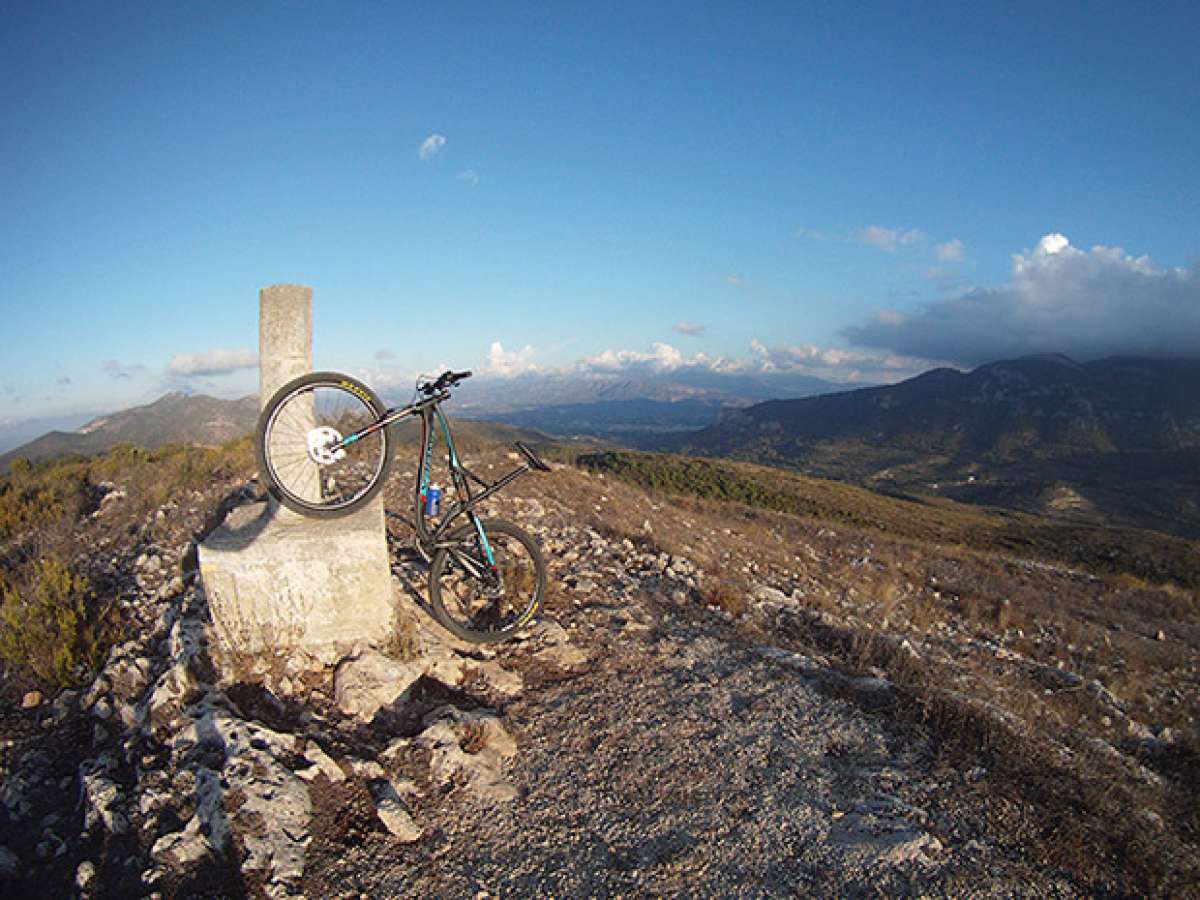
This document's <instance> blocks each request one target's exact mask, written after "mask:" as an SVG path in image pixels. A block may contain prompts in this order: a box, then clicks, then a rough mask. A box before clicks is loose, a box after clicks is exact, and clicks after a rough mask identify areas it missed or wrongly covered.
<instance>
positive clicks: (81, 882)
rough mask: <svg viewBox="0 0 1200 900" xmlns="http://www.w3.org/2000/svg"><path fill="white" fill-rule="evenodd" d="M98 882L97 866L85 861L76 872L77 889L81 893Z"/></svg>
mask: <svg viewBox="0 0 1200 900" xmlns="http://www.w3.org/2000/svg"><path fill="white" fill-rule="evenodd" d="M95 880H96V864H95V863H93V862H89V861H88V860H86V859H85V860H84V861H83V862H81V863H80V864H79V868H78V869H76V870H75V887H77V888H79V889H80V890H81V891H84V890H87V888H88V886H89V885H90V884H91V883H92V882H93V881H95Z"/></svg>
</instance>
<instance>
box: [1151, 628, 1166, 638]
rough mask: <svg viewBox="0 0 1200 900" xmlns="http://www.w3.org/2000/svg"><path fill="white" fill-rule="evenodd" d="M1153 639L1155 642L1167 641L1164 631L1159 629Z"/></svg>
mask: <svg viewBox="0 0 1200 900" xmlns="http://www.w3.org/2000/svg"><path fill="white" fill-rule="evenodd" d="M1154 639H1155V640H1156V641H1165V640H1166V639H1167V633H1166V632H1165V631H1163V630H1162V629H1161V628H1160V629H1158V631H1157V632H1156V633H1155V635H1154Z"/></svg>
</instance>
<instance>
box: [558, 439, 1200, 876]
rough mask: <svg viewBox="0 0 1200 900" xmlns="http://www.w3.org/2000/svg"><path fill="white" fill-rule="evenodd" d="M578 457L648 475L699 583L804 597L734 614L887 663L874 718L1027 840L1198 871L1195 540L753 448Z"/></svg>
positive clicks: (675, 546)
mask: <svg viewBox="0 0 1200 900" xmlns="http://www.w3.org/2000/svg"><path fill="white" fill-rule="evenodd" d="M580 464H581V467H582V468H583V469H584V470H585V471H587V472H590V473H592V474H591V475H590V476H589V479H588V480H589V481H590V482H591V483H592V484H593V485H594V484H597V483H599V484H602V485H603V486H604V488H603V489H604V491H605V492H606V493H615V491H614V487H615V486H614V484H613V482H615V481H618V480H619V481H624V482H627V486H628V485H636V486H637V487H640V488H643V489H645V490H646V493H645V494H642V493H641V492H640V491H639V492H637V493H638V496H635V497H634V498H633V504H632V506H631V507H630V508H631V509H637V508H638V507H639V506H641V507H645V505H646V504H650V505H653V506H655V507H657V509H656V512H657V513H658V514H657V515H656V516H655V517H654V518H653V519H652V520H651V528H652V529H653V533H654V534H655V537H656V540H659V539H662V540H665V541H666V542H668V543H670V544H671V545H672V552H678V553H682V554H690V555H691V556H692V558H693V559H695V560H697V561H698V562H700V563H701V565H702V567H703V569H704V573H705V575H704V579H703V582H702V583H704V584H705V585H707V586H709V587H708V589H707V592H706V591H701V596H702V597H704V598H705V599H709V598H710V597H714V598H717V603H716V605H718V606H720V607H722V608H725V609H731V610H732V609H739V608H740V606H741V604H739V603H738V601H737V600H735V599H733V598H732V597H730V596H729V594H731V593H734V592H737V591H739V590H742V589H741V588H740V587H732V585H735V584H737V583H738V581H737V580H738V579H743V580H748V581H749V582H752V583H756V584H766V585H769V586H771V587H772V588H776V589H778V590H779V591H780V592H781V593H782V594H786V595H790V596H792V597H795V598H798V599H799V603H798V606H797V607H796V608H794V609H791V608H789V609H779V610H768V611H766V614H765V616H763V615H760V616H758V617H757V618H756V617H753V616H752V617H748V618H747V621H746V623H745V625H744V626H743V628H744V630H746V631H747V632H750V631H753V632H754V633H756V634H757V635H758V636H759V638H761V639H763V640H768V641H772V642H776V643H780V642H782V643H785V644H787V645H789V646H791V647H793V648H795V649H798V650H801V651H802V652H809V653H820V654H824V655H826V656H827V657H829V658H832V659H834V660H836V661H838V662H839V664H840V665H842V666H844V667H845V668H846V670H847V672H850V673H860V674H872V673H875V674H878V675H881V676H883V677H885V678H886V679H887V680H888V681H889V682H891V683H892V684H893V685H894V686H895V688H896V702H895V703H894V704H892V705H890V706H889V707H888V708H887V710H886V712H887V714H889V715H894V716H896V717H898V719H899V720H900V721H901V722H903V723H907V727H912V728H917V729H921V730H922V731H925V732H928V733H931V734H932V735H933V736H935V738H936V739H937V740H938V742H939V744H940V746H942V747H943V752H944V754H945V762H946V764H948V765H954V766H967V767H970V766H981V767H982V768H983V769H984V770H986V772H987V776H986V781H987V783H988V784H989V785H990V786H991V788H992V790H993V791H995V792H996V794H997V795H999V796H1001V797H1007V798H1009V799H1010V800H1011V801H1013V803H1015V804H1016V806H1015V807H1013V808H1014V809H1019V810H1021V812H1020V813H1019V815H1015V816H1014V818H1013V820H1012V823H1011V827H1012V833H1013V835H1014V841H1016V844H1015V846H1017V847H1019V849H1020V851H1021V852H1023V853H1027V854H1031V855H1033V856H1034V857H1036V858H1040V859H1042V860H1044V861H1046V862H1047V863H1049V864H1054V865H1061V866H1064V867H1066V868H1067V869H1069V870H1070V871H1072V872H1074V873H1076V875H1077V876H1078V877H1080V878H1081V879H1082V880H1083V881H1084V883H1086V884H1089V885H1091V887H1092V889H1095V890H1102V891H1117V892H1124V891H1127V890H1134V891H1135V892H1142V893H1154V894H1158V895H1163V896H1166V895H1178V894H1180V893H1186V892H1187V891H1188V890H1190V889H1192V888H1194V886H1195V884H1196V883H1200V865H1198V864H1197V858H1198V854H1200V828H1198V827H1197V825H1198V815H1197V812H1196V810H1197V809H1198V808H1200V789H1198V787H1197V785H1200V754H1198V750H1200V726H1198V724H1197V720H1198V718H1200V599H1198V597H1197V588H1198V587H1200V545H1197V544H1196V543H1195V542H1189V541H1184V540H1180V539H1177V538H1172V537H1167V536H1162V535H1157V534H1154V533H1150V532H1137V531H1131V530H1128V529H1122V530H1109V529H1103V528H1096V527H1090V526H1088V527H1085V526H1079V525H1075V524H1070V523H1061V522H1054V521H1050V520H1041V519H1037V518H1036V517H1033V516H1029V515H1025V514H1019V513H1009V512H1000V511H991V510H982V509H971V508H967V507H961V506H959V505H958V504H953V503H948V502H938V503H936V504H925V503H918V502H913V501H908V500H895V499H893V498H888V497H882V496H878V495H873V494H870V493H869V492H866V491H863V490H861V489H858V488H854V487H849V486H845V485H841V484H837V483H833V482H821V481H818V480H816V479H808V478H804V477H803V476H797V475H793V474H791V473H786V472H777V471H773V470H766V469H763V468H761V467H757V466H751V465H746V464H731V463H726V462H714V461H710V460H680V459H679V458H674V457H656V456H654V455H652V454H634V453H624V452H620V453H615V452H607V453H603V454H590V455H587V456H584V457H581V459H580ZM584 487H586V485H579V486H577V487H576V490H578V491H579V492H580V493H582V492H583V488H584ZM629 518H630V517H629V514H628V512H627V513H626V515H625V519H626V520H628V519H629ZM633 518H634V519H636V518H637V515H634V516H633ZM629 524H630V525H632V524H633V523H632V522H630V523H629ZM726 586H730V587H726ZM743 596H745V593H743ZM764 618H765V619H766V622H765V623H764V622H763V619H764Z"/></svg>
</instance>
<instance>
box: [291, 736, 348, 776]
mask: <svg viewBox="0 0 1200 900" xmlns="http://www.w3.org/2000/svg"><path fill="white" fill-rule="evenodd" d="M304 757H305V758H306V759H310V760H312V762H313V763H314V764H315V766H316V768H317V770H318V771H320V772H321V773H322V774H324V776H325V777H326V778H328V779H329V780H330V781H332V782H335V783H336V782H339V781H345V780H346V773H345V772H343V771H342V767H341V766H339V765H338V764H337V763H336V762H334V760H333V758H332V757H330V755H329V754H328V753H326V752H325V751H324V750H322V749H321V747H320V745H319V744H317V743H316V742H315V741H309V742H308V744H307V745H306V746H305V748H304ZM308 771H310V770H307V769H306V770H305V771H303V772H297V773H296V774H297V775H299V776H300V777H301V778H305V779H306V780H308V778H307V776H306V774H305V773H306V772H308Z"/></svg>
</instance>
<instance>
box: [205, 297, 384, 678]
mask: <svg viewBox="0 0 1200 900" xmlns="http://www.w3.org/2000/svg"><path fill="white" fill-rule="evenodd" d="M311 370H312V288H309V287H304V286H303V285H291V284H284V285H273V286H271V287H268V288H264V289H263V290H262V291H261V292H260V293H259V384H260V386H261V402H262V403H264V404H265V403H266V402H267V400H269V399H270V397H271V395H272V394H274V393H275V391H277V390H278V389H279V388H280V387H282V386H283V385H284V384H286V383H287V382H288V381H291V380H292V379H293V378H295V377H297V376H299V375H303V374H304V373H305V372H309V371H311ZM317 472H318V467H317V466H316V464H315V463H314V464H313V484H314V486H315V485H316V484H317ZM314 489H315V487H314ZM199 560H200V575H201V578H202V580H203V583H204V589H205V593H206V594H207V596H208V601H209V609H210V611H211V614H212V619H213V631H214V633H215V637H216V639H217V644H218V649H219V651H221V653H219V655H223V656H225V657H227V658H232V659H234V660H238V659H241V660H242V661H245V662H247V663H249V664H250V665H251V666H253V665H254V658H261V657H262V656H264V655H274V656H291V655H293V654H294V652H295V651H303V652H304V653H305V654H307V655H309V656H312V657H315V658H317V659H318V660H320V661H321V662H323V663H326V664H330V663H333V662H336V661H337V660H338V659H340V658H341V657H342V656H343V655H345V654H346V653H348V652H350V650H351V649H352V648H353V647H354V646H356V645H362V644H379V643H383V642H384V641H386V640H387V639H388V637H389V636H390V634H391V631H392V628H393V619H394V613H395V598H394V596H393V592H392V580H391V567H390V564H389V558H388V548H387V534H386V530H385V526H384V514H383V502H382V500H381V499H380V498H378V497H377V498H376V499H375V500H373V501H372V502H371V503H369V504H368V505H367V506H366V507H364V508H363V509H360V510H358V511H357V512H355V513H352V514H351V515H349V516H343V517H342V518H338V519H313V518H309V517H305V516H301V515H298V514H296V513H293V512H291V511H290V510H288V509H286V508H284V507H281V506H279V505H278V504H277V503H276V502H275V501H274V500H272V501H270V502H262V503H253V504H248V505H245V506H240V507H238V508H236V509H234V510H233V511H232V512H231V513H230V514H229V516H228V517H227V519H226V520H225V522H224V523H223V524H222V525H220V526H219V527H218V528H217V529H215V530H214V531H213V532H212V534H210V535H209V536H208V538H207V539H205V541H204V542H203V543H202V544H201V545H200V547H199ZM247 657H249V659H247Z"/></svg>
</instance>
